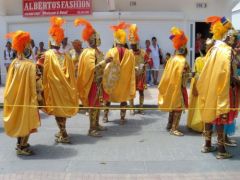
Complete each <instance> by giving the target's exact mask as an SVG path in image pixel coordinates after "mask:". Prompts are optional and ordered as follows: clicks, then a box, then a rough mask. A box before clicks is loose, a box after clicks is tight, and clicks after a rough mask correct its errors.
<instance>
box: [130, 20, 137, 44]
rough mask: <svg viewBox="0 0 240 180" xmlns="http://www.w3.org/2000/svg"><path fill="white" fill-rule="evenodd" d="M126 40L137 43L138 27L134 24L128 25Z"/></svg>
mask: <svg viewBox="0 0 240 180" xmlns="http://www.w3.org/2000/svg"><path fill="white" fill-rule="evenodd" d="M128 40H129V41H130V43H131V44H138V42H139V36H138V28H137V25H136V24H132V25H130V27H129V34H128Z"/></svg>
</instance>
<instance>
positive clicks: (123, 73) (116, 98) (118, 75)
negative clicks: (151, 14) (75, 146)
mask: <svg viewBox="0 0 240 180" xmlns="http://www.w3.org/2000/svg"><path fill="white" fill-rule="evenodd" d="M126 28H127V25H126V24H125V23H124V22H120V23H119V24H118V25H117V26H112V30H113V31H114V43H115V47H114V48H111V49H110V50H109V51H108V52H107V55H106V58H109V57H111V58H113V61H112V62H111V63H109V65H108V66H107V67H106V68H107V69H106V75H104V77H103V87H104V89H105V90H106V92H107V93H108V94H109V101H108V102H106V106H110V102H117V103H121V104H120V107H121V108H122V109H121V112H120V116H121V120H120V124H121V125H123V124H124V123H125V122H126V120H125V116H126V109H125V108H126V107H127V101H129V100H131V99H133V98H134V97H135V93H136V84H135V58H134V55H133V53H132V51H130V50H128V49H126V48H125V47H124V45H125V44H126V32H125V31H124V29H126ZM109 74H111V75H109ZM108 112H109V110H108V109H106V110H105V111H104V118H103V121H104V122H108Z"/></svg>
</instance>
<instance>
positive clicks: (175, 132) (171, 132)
mask: <svg viewBox="0 0 240 180" xmlns="http://www.w3.org/2000/svg"><path fill="white" fill-rule="evenodd" d="M170 134H171V135H174V136H184V134H183V133H182V132H180V131H178V130H170Z"/></svg>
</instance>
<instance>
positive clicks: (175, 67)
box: [158, 55, 186, 112]
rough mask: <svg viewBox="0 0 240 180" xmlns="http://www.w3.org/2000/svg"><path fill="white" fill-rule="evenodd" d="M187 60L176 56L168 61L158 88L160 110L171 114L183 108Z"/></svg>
mask: <svg viewBox="0 0 240 180" xmlns="http://www.w3.org/2000/svg"><path fill="white" fill-rule="evenodd" d="M185 64H186V59H185V57H184V56H182V55H175V56H173V57H172V58H171V59H169V60H168V62H167V64H166V67H165V69H164V72H163V75H162V78H161V81H160V83H159V86H158V90H159V94H158V105H159V108H160V110H162V111H165V112H171V111H173V110H176V109H178V108H181V107H182V102H183V99H182V74H183V70H184V67H185Z"/></svg>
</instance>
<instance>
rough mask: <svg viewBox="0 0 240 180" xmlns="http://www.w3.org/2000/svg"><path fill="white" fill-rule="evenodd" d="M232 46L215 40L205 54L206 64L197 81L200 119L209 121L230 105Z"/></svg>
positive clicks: (226, 109)
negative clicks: (213, 44)
mask: <svg viewBox="0 0 240 180" xmlns="http://www.w3.org/2000/svg"><path fill="white" fill-rule="evenodd" d="M231 53H232V48H231V47H230V46H228V45H227V44H225V43H223V42H221V41H217V42H216V44H215V46H213V47H212V48H211V49H210V50H209V51H208V53H207V55H206V64H205V66H204V68H203V70H202V73H201V75H200V77H199V80H198V83H197V89H198V94H199V107H200V113H201V118H202V121H204V122H206V123H210V122H212V121H214V120H215V119H216V118H217V117H219V116H220V115H221V114H226V113H228V112H229V111H230V110H229V107H230V99H229V88H230V67H231V66H230V64H231Z"/></svg>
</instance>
